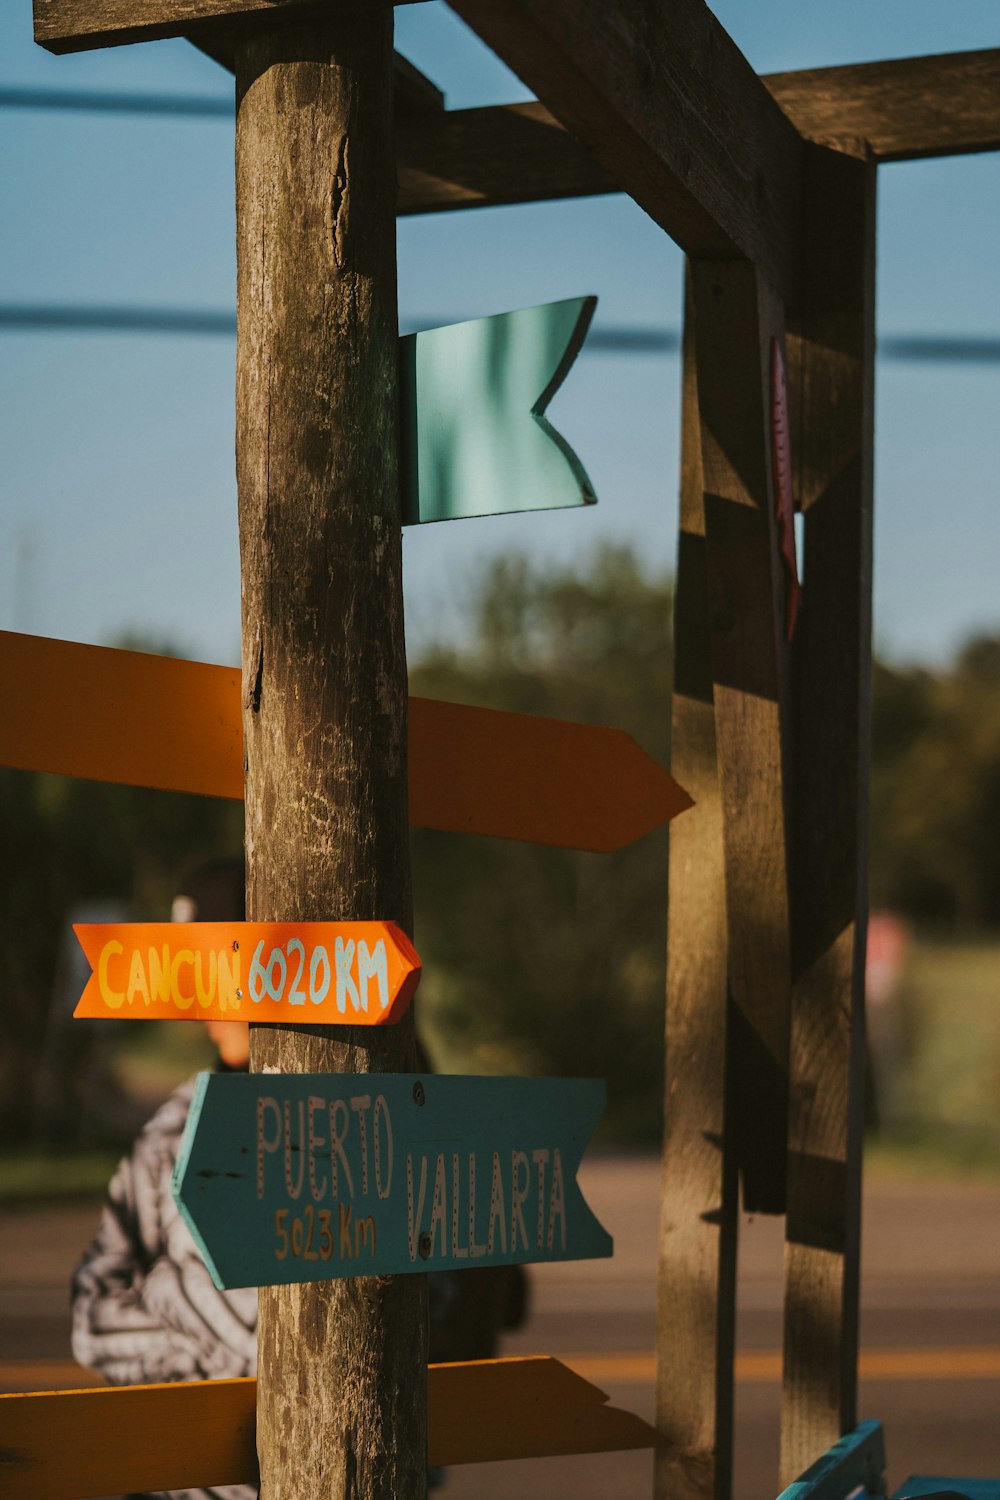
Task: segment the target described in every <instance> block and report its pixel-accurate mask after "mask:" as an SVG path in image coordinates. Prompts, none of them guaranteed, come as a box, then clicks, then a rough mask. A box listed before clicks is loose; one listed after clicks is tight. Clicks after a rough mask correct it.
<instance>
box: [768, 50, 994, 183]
mask: <svg viewBox="0 0 1000 1500" xmlns="http://www.w3.org/2000/svg"><path fill="white" fill-rule="evenodd" d="M763 81H764V83H765V84H766V85H767V88H768V90H769V91H770V93H771V94H772V95H773V96H774V98H775V99H776V100H777V102H778V103H779V104H780V105H781V107H782V109H783V110H784V111H785V113H786V114H787V115H788V117H789V119H790V120H791V121H792V122H793V123H794V125H795V126H796V127H797V128H798V130H799V131H800V132H801V133H802V135H804V136H806V137H807V138H808V139H809V140H813V141H818V142H820V143H827V144H830V145H833V146H836V143H837V138H845V137H850V136H856V137H860V138H861V139H862V140H866V141H867V142H868V144H869V146H870V147H871V150H872V152H873V154H874V156H875V158H876V160H877V161H914V160H916V159H918V158H920V157H926V156H954V155H962V154H966V153H969V152H976V151H996V150H998V149H1000V48H991V49H989V50H987V51H982V52H952V53H942V54H940V55H938V56H931V57H901V58H895V59H893V60H892V61H889V62H871V63H852V64H850V65H849V66H846V67H839V68H812V69H808V70H805V71H803V72H798V73H775V74H772V75H771V77H769V78H765V79H764V80H763Z"/></svg>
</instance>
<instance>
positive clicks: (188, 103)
mask: <svg viewBox="0 0 1000 1500" xmlns="http://www.w3.org/2000/svg"><path fill="white" fill-rule="evenodd" d="M235 108H236V106H235V105H234V103H233V100H232V99H223V98H211V97H202V98H197V97H195V96H194V95H191V96H190V97H187V98H186V97H185V96H184V95H183V94H98V93H93V92H90V91H87V92H83V91H80V92H76V91H71V90H67V89H17V88H0V109H72V110H83V111H89V112H91V113H97V114H125V115H187V116H189V117H190V118H192V119H216V120H218V119H228V120H231V119H232V118H233V115H234V113H235Z"/></svg>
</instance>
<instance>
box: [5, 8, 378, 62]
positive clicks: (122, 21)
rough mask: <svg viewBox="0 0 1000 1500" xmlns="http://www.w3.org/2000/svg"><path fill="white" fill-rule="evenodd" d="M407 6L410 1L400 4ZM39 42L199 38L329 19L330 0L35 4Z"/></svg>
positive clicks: (64, 47) (110, 43)
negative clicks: (253, 26)
mask: <svg viewBox="0 0 1000 1500" xmlns="http://www.w3.org/2000/svg"><path fill="white" fill-rule="evenodd" d="M390 3H391V0H339V4H338V13H339V14H341V15H343V14H346V13H349V12H361V11H373V12H377V11H380V10H381V11H384V10H385V9H386V7H387V6H388V5H389V4H390ZM396 3H397V4H405V3H406V0H396ZM34 12H35V41H36V42H38V43H39V45H40V46H42V47H46V48H47V49H48V50H49V51H50V52H82V51H85V50H87V49H89V48H91V47H119V46H121V45H122V44H124V43H127V42H152V41H156V40H157V38H159V37H166V36H191V37H197V36H198V35H199V33H200V32H201V31H203V30H204V31H206V32H207V33H209V34H211V33H212V32H214V31H217V29H218V27H219V26H220V24H221V25H227V26H233V25H234V24H235V25H242V26H244V27H245V26H246V24H247V23H258V24H259V23H260V22H261V21H265V22H267V21H274V20H275V19H280V20H282V21H290V22H291V21H298V20H303V19H309V18H310V17H312V18H313V19H316V18H318V17H319V16H321V15H322V14H323V13H324V12H326V13H327V14H329V0H34Z"/></svg>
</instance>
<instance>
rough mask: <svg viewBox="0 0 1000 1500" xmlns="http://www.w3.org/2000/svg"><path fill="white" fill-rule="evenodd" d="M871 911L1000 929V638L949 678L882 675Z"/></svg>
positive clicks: (981, 645)
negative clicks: (882, 908)
mask: <svg viewBox="0 0 1000 1500" xmlns="http://www.w3.org/2000/svg"><path fill="white" fill-rule="evenodd" d="M874 687H875V691H874V714H873V735H872V756H873V759H872V902H873V904H874V905H876V906H886V907H892V908H894V909H896V910H899V911H903V912H906V913H908V914H909V915H910V916H912V917H914V918H916V919H918V920H921V921H924V922H932V923H934V924H935V925H938V926H945V927H961V928H977V927H978V928H981V927H996V926H997V925H998V924H1000V638H997V637H982V638H980V639H977V640H974V641H972V642H971V643H970V644H969V645H968V646H967V647H966V648H965V650H964V651H963V652H962V653H961V655H960V656H959V658H958V660H957V661H956V663H955V665H954V666H953V667H952V668H951V669H950V670H948V671H944V672H938V673H931V672H927V671H925V670H922V669H919V668H914V669H909V670H895V669H892V668H889V667H886V666H880V665H876V669H875V684H874Z"/></svg>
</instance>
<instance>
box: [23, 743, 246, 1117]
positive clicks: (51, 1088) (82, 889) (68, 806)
mask: <svg viewBox="0 0 1000 1500" xmlns="http://www.w3.org/2000/svg"><path fill="white" fill-rule="evenodd" d="M0 829H2V834H0V844H2V847H3V850H4V855H5V858H4V860H3V863H2V865H0V911H2V913H3V926H4V941H3V943H2V944H0V993H2V995H3V998H4V1004H3V1008H2V1011H0V1131H2V1134H3V1138H4V1140H5V1142H7V1143H8V1144H9V1143H11V1142H12V1141H17V1140H19V1139H24V1138H25V1137H26V1136H27V1135H28V1134H29V1132H30V1131H31V1130H32V1128H33V1126H36V1125H38V1124H39V1123H40V1119H41V1118H42V1117H43V1118H44V1122H45V1123H44V1128H45V1130H46V1131H47V1132H49V1133H55V1135H56V1136H59V1137H63V1136H69V1137H70V1138H72V1139H75V1140H78V1141H84V1142H90V1141H91V1140H93V1139H94V1138H95V1137H96V1138H97V1139H100V1138H101V1136H102V1134H104V1133H106V1131H107V1130H108V1129H111V1131H112V1133H114V1126H113V1124H110V1125H109V1124H108V1121H109V1120H113V1114H114V1112H113V1109H112V1108H111V1106H112V1105H113V1099H112V1098H110V1097H109V1095H110V1094H112V1093H113V1090H114V1083H113V1079H112V1078H111V1076H110V1075H109V1074H108V1072H107V1068H106V1054H105V1047H104V1042H105V1041H106V1040H107V1038H104V1037H103V1036H102V1039H101V1040H100V1041H98V1040H97V1039H96V1038H95V1036H94V1028H93V1027H75V1028H73V1027H70V1028H69V1029H68V1030H67V1027H66V1024H65V1022H66V1007H67V1006H68V1003H69V1000H68V997H67V996H66V995H60V996H58V997H57V996H56V994H55V991H56V987H57V986H56V976H57V972H58V967H59V963H60V952H61V950H62V948H63V945H64V943H65V941H66V926H67V922H68V921H69V920H70V914H71V912H72V910H73V908H74V907H76V906H78V905H79V904H80V903H81V902H86V901H88V900H107V899H118V900H120V901H122V902H123V903H125V905H126V906H127V908H128V910H129V914H130V916H131V917H132V918H134V919H135V920H137V921H140V920H147V921H152V920H165V919H166V918H167V917H168V916H169V914H170V901H171V898H172V896H173V895H174V894H175V893H176V892H177V890H178V889H179V887H180V884H181V882H182V880H183V877H184V875H185V874H186V873H187V872H188V871H190V870H191V868H192V867H194V866H195V865H197V864H199V863H200V862H201V861H203V860H206V859H208V858H210V857H214V856H216V855H219V854H238V853H239V852H240V849H241V846H242V838H243V809H242V806H241V805H239V804H237V803H227V802H221V801H216V800H215V799H211V798H206V797H195V796H182V795H179V794H177V793H171V792H154V791H148V790H145V789H142V788H138V787H123V786H111V785H108V784H104V783H100V782H92V781H80V780H73V779H71V778H68V777H61V776H43V775H35V774H32V773H29V772H24V771H8V770H0ZM110 1034H111V1033H110V1032H109V1033H108V1035H109V1037H110ZM43 1094H44V1096H45V1100H46V1101H47V1102H46V1103H45V1106H44V1108H42V1107H41V1101H42V1095H43ZM53 1100H55V1103H53ZM105 1106H107V1108H106V1107H105ZM102 1119H103V1121H104V1123H103V1124H102V1123H101V1122H102ZM125 1129H126V1126H125V1123H124V1122H123V1125H122V1130H123V1131H124V1130H125Z"/></svg>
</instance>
